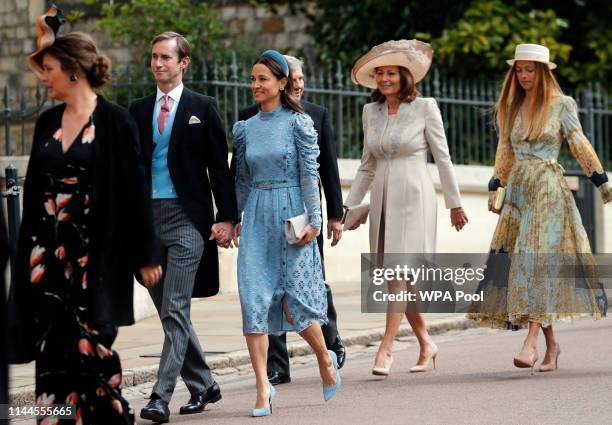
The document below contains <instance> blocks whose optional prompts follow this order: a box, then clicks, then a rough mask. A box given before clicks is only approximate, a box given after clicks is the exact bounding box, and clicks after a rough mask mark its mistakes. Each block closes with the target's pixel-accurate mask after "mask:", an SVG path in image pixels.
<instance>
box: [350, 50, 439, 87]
mask: <svg viewBox="0 0 612 425" xmlns="http://www.w3.org/2000/svg"><path fill="white" fill-rule="evenodd" d="M432 56H433V49H432V48H431V46H430V45H429V44H427V43H425V42H423V41H420V40H416V39H413V40H391V41H387V42H384V43H382V44H379V45H378V46H374V47H372V49H370V51H369V52H368V53H366V54H365V55H363V56H362V57H361V58H359V60H358V61H357V62H355V66H353V70H352V71H351V80H352V81H353V83H355V84H359V85H362V86H365V87H368V88H371V89H375V88H376V80H375V79H374V73H375V69H376V68H377V67H379V66H392V65H395V66H403V67H404V68H407V69H408V70H409V71H410V73H411V74H412V77H413V78H414V82H415V83H418V82H419V81H421V80H422V79H423V78H425V75H427V71H429V67H430V66H431V58H432Z"/></svg>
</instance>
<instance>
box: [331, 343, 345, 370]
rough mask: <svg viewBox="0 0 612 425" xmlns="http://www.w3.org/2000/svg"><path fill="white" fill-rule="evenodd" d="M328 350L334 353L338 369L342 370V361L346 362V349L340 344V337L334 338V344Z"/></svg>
mask: <svg viewBox="0 0 612 425" xmlns="http://www.w3.org/2000/svg"><path fill="white" fill-rule="evenodd" d="M329 349H330V350H332V351H333V352H334V353H336V357H338V369H342V366H344V361H345V360H346V347H345V346H344V344H343V343H342V340H341V339H340V337H337V338H336V342H335V343H334V345H333V346H331V347H329Z"/></svg>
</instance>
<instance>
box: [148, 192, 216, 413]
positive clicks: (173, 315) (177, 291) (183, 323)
mask: <svg viewBox="0 0 612 425" xmlns="http://www.w3.org/2000/svg"><path fill="white" fill-rule="evenodd" d="M153 219H154V223H155V228H156V229H157V236H158V238H159V240H160V242H161V245H162V247H163V249H164V251H165V256H164V258H165V264H164V265H163V267H164V276H163V277H162V279H161V281H160V282H159V283H158V284H157V285H155V286H153V287H152V288H149V294H151V298H152V299H153V303H154V304H155V308H157V312H158V314H159V317H160V319H161V323H162V327H163V328H164V335H165V338H164V348H163V350H162V354H161V360H160V361H159V370H158V372H157V382H156V383H155V386H154V387H153V392H154V393H155V394H157V395H158V396H159V397H160V398H161V399H162V400H164V401H165V402H167V403H168V402H170V399H171V398H172V393H173V392H174V387H175V385H176V379H177V377H178V375H179V373H180V375H181V377H182V378H183V381H184V382H185V385H187V388H188V389H189V392H190V393H191V394H195V393H197V392H201V391H205V390H206V389H207V388H209V387H210V386H212V385H213V384H214V383H215V380H214V378H213V377H212V374H211V372H210V368H209V367H208V365H207V364H206V359H205V357H204V352H203V351H202V348H201V346H200V342H199V341H198V337H197V335H196V333H195V331H194V329H193V325H192V323H191V319H190V317H189V315H190V311H191V294H192V291H193V285H194V282H195V275H196V272H197V270H198V265H199V263H200V258H201V256H202V252H203V251H204V240H203V239H202V235H200V232H198V230H197V229H196V228H195V227H194V225H193V223H192V222H191V221H190V220H189V218H188V217H187V215H186V214H185V212H184V210H183V208H182V207H181V205H180V203H179V201H178V199H154V200H153Z"/></svg>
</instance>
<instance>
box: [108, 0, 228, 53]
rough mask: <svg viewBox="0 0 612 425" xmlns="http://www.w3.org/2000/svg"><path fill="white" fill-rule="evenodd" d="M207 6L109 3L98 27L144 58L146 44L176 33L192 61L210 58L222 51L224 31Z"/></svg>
mask: <svg viewBox="0 0 612 425" xmlns="http://www.w3.org/2000/svg"><path fill="white" fill-rule="evenodd" d="M209 3H210V2H201V1H191V0H129V1H123V2H117V1H113V0H110V1H108V2H105V3H103V4H102V6H101V13H102V17H101V18H100V19H99V21H98V22H99V24H100V25H101V26H102V28H104V29H105V30H106V31H107V32H108V34H109V35H110V37H111V38H112V39H113V40H115V41H117V42H121V43H123V44H125V45H126V46H132V47H133V48H134V49H135V50H136V51H137V52H139V53H141V54H142V55H143V56H146V55H148V54H149V50H150V48H149V43H150V41H151V39H152V38H153V37H154V36H155V35H156V34H158V33H160V32H163V31H176V32H178V33H181V34H183V35H184V36H185V37H186V38H187V40H188V41H189V43H190V45H191V48H192V56H193V57H195V58H200V59H203V58H209V59H210V58H211V57H212V56H214V55H219V54H220V53H221V52H223V51H224V49H223V48H222V44H221V41H222V38H223V36H224V35H225V28H224V26H223V24H222V23H221V21H220V19H219V16H218V13H217V10H216V9H215V8H214V7H213V6H214V4H213V5H211V4H209Z"/></svg>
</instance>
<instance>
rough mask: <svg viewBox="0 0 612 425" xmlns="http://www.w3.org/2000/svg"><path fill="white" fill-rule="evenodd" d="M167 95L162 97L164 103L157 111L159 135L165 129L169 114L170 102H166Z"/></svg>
mask: <svg viewBox="0 0 612 425" xmlns="http://www.w3.org/2000/svg"><path fill="white" fill-rule="evenodd" d="M168 100H169V98H168V95H167V94H165V95H164V103H163V105H162V106H161V109H160V110H159V114H158V115H157V129H158V130H159V134H163V133H164V129H165V128H166V121H168V114H170V102H169V101H168Z"/></svg>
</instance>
